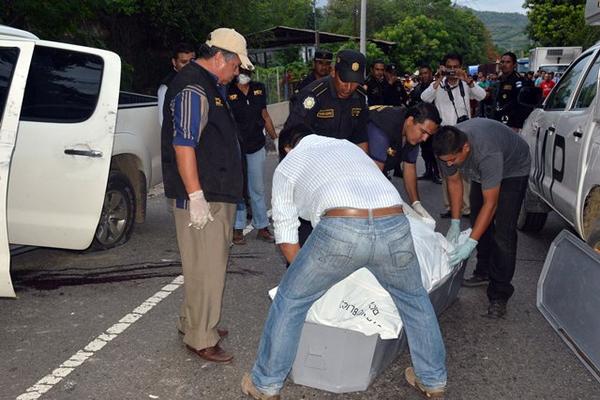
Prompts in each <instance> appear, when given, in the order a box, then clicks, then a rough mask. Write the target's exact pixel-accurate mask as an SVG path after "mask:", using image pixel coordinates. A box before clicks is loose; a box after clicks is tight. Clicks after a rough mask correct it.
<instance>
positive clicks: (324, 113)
mask: <svg viewBox="0 0 600 400" xmlns="http://www.w3.org/2000/svg"><path fill="white" fill-rule="evenodd" d="M333 117H335V111H334V110H333V108H328V109H325V110H319V112H318V113H317V118H333Z"/></svg>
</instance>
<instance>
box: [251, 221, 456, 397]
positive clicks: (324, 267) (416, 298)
mask: <svg viewBox="0 0 600 400" xmlns="http://www.w3.org/2000/svg"><path fill="white" fill-rule="evenodd" d="M362 267H366V268H368V269H369V270H370V271H371V272H372V273H373V275H374V276H375V277H376V278H377V280H378V281H379V283H380V284H381V286H382V287H383V288H384V289H386V290H387V291H388V292H389V293H390V295H391V296H392V299H394V302H395V303H396V307H397V308H398V312H399V314H400V317H401V318H402V321H403V323H404V332H405V333H406V336H407V339H408V345H409V347H410V354H411V358H412V364H413V367H414V369H415V373H416V375H417V377H418V378H419V380H420V381H421V382H422V383H423V384H424V385H425V386H427V387H428V388H439V387H443V386H445V385H446V367H445V359H446V351H445V349H444V343H443V341H442V336H441V333H440V328H439V326H438V322H437V318H436V315H435V312H434V310H433V307H432V305H431V302H430V301H429V296H428V294H427V291H426V290H425V289H424V288H423V284H422V282H421V271H420V268H419V261H418V259H417V256H416V254H415V251H414V247H413V241H412V236H411V233H410V226H409V224H408V220H407V219H406V217H405V216H404V215H394V216H387V217H381V218H348V217H332V218H328V217H324V218H322V219H321V221H320V222H319V223H318V224H317V226H316V228H315V229H314V230H313V232H312V234H311V235H310V237H309V238H308V240H307V242H306V243H305V245H304V246H303V247H302V248H301V250H300V252H299V253H298V255H297V256H296V259H295V260H294V262H293V263H292V264H291V265H290V267H289V269H288V270H287V272H286V274H285V275H284V276H283V278H282V280H281V283H280V284H279V289H278V291H277V295H276V296H275V299H273V303H272V304H271V308H270V310H269V315H268V317H267V321H266V323H265V327H264V330H263V334H262V337H261V340H260V345H259V348H258V357H257V359H256V363H255V364H254V367H253V368H252V381H253V382H254V384H255V385H256V387H257V388H258V389H259V390H261V391H262V392H264V393H265V394H268V395H275V394H277V393H279V391H280V390H281V388H282V387H283V382H284V381H285V378H286V376H287V375H288V373H289V372H290V369H291V368H292V364H293V362H294V358H295V357H296V351H297V349H298V341H299V340H300V334H301V332H302V325H303V324H304V320H305V318H306V313H307V312H308V309H309V308H310V306H311V305H312V304H313V302H315V301H316V300H318V299H319V298H320V297H321V296H322V295H323V294H324V293H325V292H326V291H327V290H328V289H329V288H331V287H332V286H333V285H334V284H336V283H337V282H339V281H341V280H342V279H344V278H345V277H347V276H348V275H350V274H351V273H353V272H354V271H356V270H357V269H359V268H362Z"/></svg>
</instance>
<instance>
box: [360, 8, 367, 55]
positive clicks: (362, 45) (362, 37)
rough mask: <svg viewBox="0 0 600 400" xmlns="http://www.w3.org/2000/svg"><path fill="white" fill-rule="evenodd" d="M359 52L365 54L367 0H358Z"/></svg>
mask: <svg viewBox="0 0 600 400" xmlns="http://www.w3.org/2000/svg"><path fill="white" fill-rule="evenodd" d="M360 52H361V53H363V54H364V55H365V56H366V55H367V0H361V1H360Z"/></svg>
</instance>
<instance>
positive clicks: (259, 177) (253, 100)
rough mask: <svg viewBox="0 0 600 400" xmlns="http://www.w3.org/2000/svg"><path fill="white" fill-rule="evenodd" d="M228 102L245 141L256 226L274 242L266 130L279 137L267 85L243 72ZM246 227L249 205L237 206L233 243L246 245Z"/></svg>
mask: <svg viewBox="0 0 600 400" xmlns="http://www.w3.org/2000/svg"><path fill="white" fill-rule="evenodd" d="M227 101H228V102H229V104H230V105H231V109H232V111H233V115H234V117H235V121H236V122H237V126H238V129H239V131H240V136H241V139H242V143H243V145H242V152H243V153H244V155H245V158H246V160H245V161H246V176H245V179H246V182H247V187H248V195H249V197H250V205H251V207H252V225H253V226H254V228H256V229H257V230H258V232H257V234H256V237H257V238H258V239H260V240H263V241H265V242H269V243H273V242H274V239H273V235H271V232H269V228H268V226H269V218H268V216H267V207H266V205H265V183H264V178H263V175H264V169H265V157H266V151H265V135H264V133H263V129H264V130H265V131H266V132H267V134H268V135H269V136H270V137H271V138H272V139H276V138H277V133H276V132H275V127H274V126H273V121H272V120H271V116H270V115H269V113H268V111H267V92H266V90H265V85H263V84H262V83H260V82H253V81H252V78H251V72H250V71H248V70H243V69H242V70H240V74H239V76H238V77H237V82H236V83H235V84H232V85H229V89H228V93H227ZM245 227H246V204H245V202H243V201H242V202H240V203H238V205H237V210H236V218H235V224H234V227H233V228H234V229H233V243H234V244H237V245H243V244H246V240H245V239H244V234H243V230H244V228H245Z"/></svg>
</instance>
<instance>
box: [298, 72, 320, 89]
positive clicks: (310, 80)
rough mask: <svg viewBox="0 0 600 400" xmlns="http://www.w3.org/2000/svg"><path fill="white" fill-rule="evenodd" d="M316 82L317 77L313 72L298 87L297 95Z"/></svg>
mask: <svg viewBox="0 0 600 400" xmlns="http://www.w3.org/2000/svg"><path fill="white" fill-rule="evenodd" d="M316 80H317V77H316V76H315V73H314V72H311V73H310V74H308V75H306V76H305V77H304V79H302V80H301V81H300V83H298V85H297V86H296V93H298V92H299V91H301V90H302V89H304V88H305V87H307V86H308V85H310V84H311V83H313V82H314V81H316Z"/></svg>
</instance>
